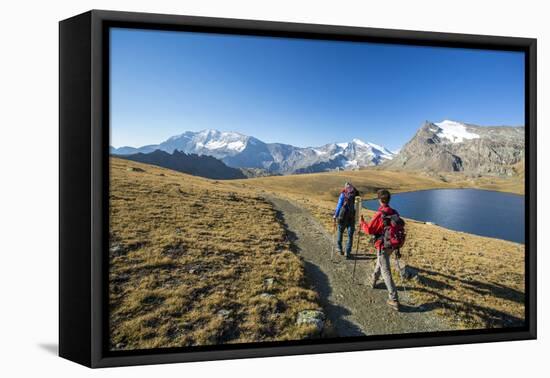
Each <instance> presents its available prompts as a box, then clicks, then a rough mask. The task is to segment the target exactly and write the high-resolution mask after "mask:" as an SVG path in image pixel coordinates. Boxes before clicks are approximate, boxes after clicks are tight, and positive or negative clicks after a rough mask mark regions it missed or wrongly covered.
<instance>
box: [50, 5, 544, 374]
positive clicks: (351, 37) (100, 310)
mask: <svg viewBox="0 0 550 378" xmlns="http://www.w3.org/2000/svg"><path fill="white" fill-rule="evenodd" d="M59 69H60V83H59V85H60V109H59V112H60V122H59V124H60V251H59V253H60V260H59V261H60V277H59V295H60V298H59V299H60V308H59V311H60V313H59V321H60V327H59V330H60V331H59V347H60V355H61V356H62V357H65V358H67V359H70V360H73V361H75V362H78V363H81V364H84V365H86V366H90V367H107V366H117V365H135V364H153V363H166V362H182V361H198V360H212V359H228V358H242V357H262V356H275V355H290V354H305V353H321V352H337V351H352V350H367V349H381V348H399V347H414V346H427V345H445V344H456V343H474V342H490V341H504V340H521V339H532V338H535V337H536V285H535V283H536V177H535V174H536V161H535V157H536V118H535V116H536V97H535V94H536V40H534V39H526V38H514V37H496V36H482V35H463V34H444V33H435V32H414V31H402V30H384V29H371V28H357V27H343V26H328V25H308V24H294V23H280V22H266V21H248V20H233V19H217V18H202V17H187V16H173V15H159V14H143V13H125V12H111V11H95V10H94V11H90V12H87V13H84V14H82V15H79V16H75V17H73V18H70V19H67V20H64V21H61V22H60V66H59Z"/></svg>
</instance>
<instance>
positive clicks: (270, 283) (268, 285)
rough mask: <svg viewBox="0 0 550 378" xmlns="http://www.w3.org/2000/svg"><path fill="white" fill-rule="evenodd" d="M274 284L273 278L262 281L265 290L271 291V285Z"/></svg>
mask: <svg viewBox="0 0 550 378" xmlns="http://www.w3.org/2000/svg"><path fill="white" fill-rule="evenodd" d="M274 284H275V278H272V277H269V278H266V279H265V280H264V286H265V287H266V289H268V290H269V289H272V288H273V285H274Z"/></svg>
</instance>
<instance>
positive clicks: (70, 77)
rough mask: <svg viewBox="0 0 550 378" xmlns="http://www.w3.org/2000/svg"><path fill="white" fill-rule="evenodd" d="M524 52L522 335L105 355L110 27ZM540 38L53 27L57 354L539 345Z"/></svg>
mask: <svg viewBox="0 0 550 378" xmlns="http://www.w3.org/2000/svg"><path fill="white" fill-rule="evenodd" d="M114 26H118V27H129V28H145V29H157V30H184V31H201V32H208V33H224V34H241V35H257V36H280V37H290V38H307V39H323V40H345V41H368V42H384V43H395V44H410V45H420V46H445V47H457V48H473V49H488V50H509V51H522V52H525V59H526V61H525V68H526V69H525V131H526V146H525V148H526V155H527V161H526V165H527V167H526V175H525V193H526V222H525V226H526V242H525V247H526V258H525V272H526V281H525V282H526V301H525V311H526V316H525V319H526V322H525V327H522V328H506V329H487V330H477V331H450V332H437V333H425V334H418V333H417V334H407V335H386V336H368V337H350V338H343V339H332V340H326V341H325V340H324V341H319V340H316V341H315V340H309V341H299V342H277V343H262V344H242V345H230V346H228V345H223V346H216V347H193V348H173V349H154V350H138V351H128V352H110V351H109V350H108V349H107V348H106V344H107V343H106V340H107V339H106V338H107V337H108V333H107V330H108V327H107V326H106V324H107V322H108V318H107V303H106V300H107V298H108V295H107V294H108V291H107V273H108V261H107V260H108V258H107V256H108V254H107V253H105V251H107V250H108V237H107V236H108V189H109V176H108V175H109V161H108V158H109V114H108V109H109V65H108V63H109V39H108V37H107V36H108V29H109V28H110V27H114ZM536 46H537V43H536V39H531V38H515V37H498V36H485V35H468V34H450V33H435V32H420V31H406V30H387V29H375V28H362V27H349V26H332V25H313V24H299V23H286V22H270V21H251V20H237V19H225V18H208V17H190V16H175V15H163V14H145V13H131V12H114V11H103V10H92V11H89V12H86V13H83V14H81V15H78V16H75V17H72V18H69V19H67V20H63V21H61V22H60V24H59V187H60V191H59V212H60V217H59V218H60V224H59V354H60V356H61V357H64V358H67V359H69V360H72V361H75V362H77V363H80V364H83V365H86V366H88V367H94V368H95V367H109V366H120V365H138V364H156V363H169V362H185V361H201V360H219V359H231V358H247V357H266V356H280V355H296V354H309V353H327V352H344V351H357V350H370V349H385V348H407V347H419V346H434V345H448V344H466V343H480V342H496V341H508V340H526V339H535V338H536V334H537V332H536V329H537V325H536V322H537V317H536V85H537V82H536V62H537V56H536V50H537V47H536Z"/></svg>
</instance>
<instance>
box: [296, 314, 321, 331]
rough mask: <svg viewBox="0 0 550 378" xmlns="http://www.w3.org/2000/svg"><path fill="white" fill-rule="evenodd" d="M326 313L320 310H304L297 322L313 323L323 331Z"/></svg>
mask: <svg viewBox="0 0 550 378" xmlns="http://www.w3.org/2000/svg"><path fill="white" fill-rule="evenodd" d="M325 318H326V317H325V314H324V313H323V312H322V311H318V310H304V311H301V312H300V313H299V314H298V319H297V320H296V324H298V325H300V324H313V325H315V327H316V328H317V331H319V332H321V331H322V330H323V327H324V326H325Z"/></svg>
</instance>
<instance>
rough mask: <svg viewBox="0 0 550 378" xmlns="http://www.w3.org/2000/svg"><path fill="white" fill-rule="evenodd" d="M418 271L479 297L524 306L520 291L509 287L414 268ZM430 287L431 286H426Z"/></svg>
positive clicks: (523, 296) (522, 295)
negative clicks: (462, 287)
mask: <svg viewBox="0 0 550 378" xmlns="http://www.w3.org/2000/svg"><path fill="white" fill-rule="evenodd" d="M415 269H417V270H418V272H419V273H424V274H427V275H431V276H436V277H437V276H440V277H443V278H446V279H448V280H451V281H457V282H460V283H462V284H463V285H466V287H467V288H468V289H470V290H472V291H474V292H476V293H478V294H481V295H487V294H489V295H493V296H495V297H497V298H502V299H507V300H509V301H513V302H516V303H520V304H524V303H525V294H524V293H522V292H521V291H518V290H515V289H512V288H511V287H507V286H504V285H499V284H495V283H487V282H480V281H476V280H465V279H462V278H458V277H454V276H450V275H448V274H444V273H439V272H434V271H431V270H426V269H421V268H415ZM422 278H426V277H425V276H422ZM428 286H430V287H432V286H431V285H428Z"/></svg>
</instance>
